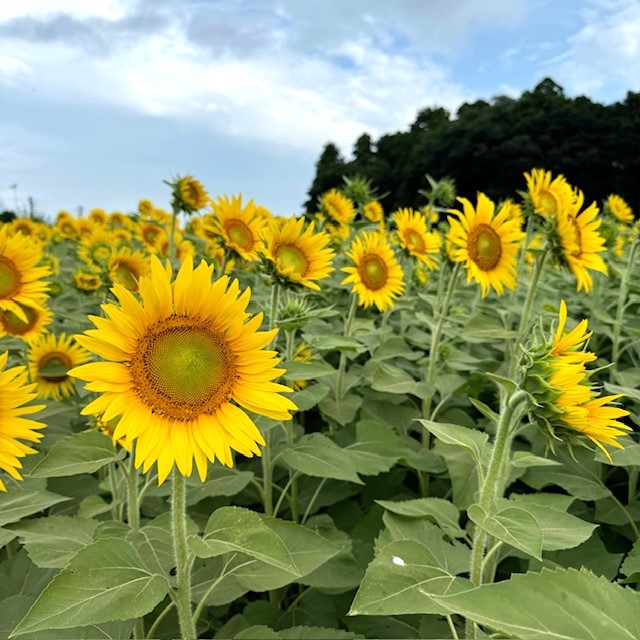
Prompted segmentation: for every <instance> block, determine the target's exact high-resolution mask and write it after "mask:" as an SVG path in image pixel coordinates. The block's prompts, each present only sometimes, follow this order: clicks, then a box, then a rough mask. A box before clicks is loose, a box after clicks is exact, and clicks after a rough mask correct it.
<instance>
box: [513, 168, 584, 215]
mask: <svg viewBox="0 0 640 640" xmlns="http://www.w3.org/2000/svg"><path fill="white" fill-rule="evenodd" d="M524 177H525V179H526V181H527V188H528V189H529V197H530V198H531V204H532V205H533V210H534V212H535V213H537V214H539V215H541V216H544V217H545V218H549V217H551V216H554V215H556V214H557V213H558V211H560V209H562V208H564V207H566V206H567V204H569V203H571V201H572V200H573V190H572V188H571V185H570V184H569V183H568V182H567V180H566V178H565V177H564V176H563V175H562V174H560V175H558V176H556V177H555V178H553V179H552V174H551V171H545V170H544V169H532V170H531V173H530V174H529V173H525V174H524Z"/></svg>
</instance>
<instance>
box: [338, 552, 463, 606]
mask: <svg viewBox="0 0 640 640" xmlns="http://www.w3.org/2000/svg"><path fill="white" fill-rule="evenodd" d="M471 587H472V583H471V582H470V581H469V580H466V579H465V578H456V577H454V576H452V575H451V574H449V573H447V572H446V571H444V570H443V569H441V568H440V567H439V566H438V562H437V561H436V559H435V558H434V557H433V554H432V553H431V552H430V551H429V549H428V548H427V547H425V546H424V545H422V544H420V543H419V542H414V541H412V540H401V541H397V542H392V543H390V544H388V545H386V546H385V547H384V548H383V549H382V550H381V551H380V553H379V554H378V555H377V556H376V557H375V558H374V560H373V561H372V562H371V564H370V565H369V566H368V567H367V572H366V573H365V576H364V578H363V580H362V584H361V585H360V589H358V592H357V593H356V597H355V599H354V601H353V604H352V605H351V610H350V611H349V615H354V616H355V615H401V614H424V613H443V612H446V609H444V608H443V607H442V606H441V605H438V604H437V603H436V602H435V601H434V599H433V596H434V595H436V594H438V595H442V594H447V593H456V592H458V591H464V590H466V589H470V588H471Z"/></svg>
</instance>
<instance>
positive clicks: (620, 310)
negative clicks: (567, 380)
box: [609, 240, 638, 382]
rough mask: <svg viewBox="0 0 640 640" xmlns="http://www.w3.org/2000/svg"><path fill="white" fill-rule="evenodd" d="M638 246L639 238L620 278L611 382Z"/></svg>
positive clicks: (633, 245) (614, 326)
mask: <svg viewBox="0 0 640 640" xmlns="http://www.w3.org/2000/svg"><path fill="white" fill-rule="evenodd" d="M637 248H638V240H635V241H634V243H633V244H632V245H631V252H630V254H629V261H628V262H627V268H626V269H625V270H624V273H623V274H622V278H621V279H620V291H619V293H618V306H617V308H616V322H615V324H614V325H613V337H612V344H611V362H612V363H613V367H611V369H609V382H613V381H614V377H615V374H616V373H617V371H618V360H619V358H620V351H619V349H620V332H621V331H622V321H623V320H624V306H625V304H626V302H627V293H628V292H629V278H630V277H631V274H632V273H633V263H634V261H635V257H636V250H637Z"/></svg>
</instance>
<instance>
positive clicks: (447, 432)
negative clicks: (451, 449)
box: [418, 420, 489, 468]
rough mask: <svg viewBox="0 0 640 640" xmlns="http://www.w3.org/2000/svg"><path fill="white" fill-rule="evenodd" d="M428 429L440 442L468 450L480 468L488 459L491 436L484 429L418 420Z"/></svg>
mask: <svg viewBox="0 0 640 640" xmlns="http://www.w3.org/2000/svg"><path fill="white" fill-rule="evenodd" d="M418 422H421V423H422V425H423V426H424V428H425V429H427V431H429V432H430V433H432V434H433V435H434V436H435V437H436V438H438V440H440V442H444V443H445V444H451V445H454V446H456V447H460V448H461V449H464V450H465V451H468V452H469V453H470V454H471V455H472V456H473V459H474V460H475V462H476V464H477V465H478V467H479V468H481V467H482V465H483V464H484V462H485V460H486V459H487V456H488V452H489V448H488V446H489V445H488V441H489V436H488V435H487V434H486V433H483V432H482V431H475V430H473V429H467V427H461V426H460V425H458V424H447V423H444V422H433V421H432V420H418Z"/></svg>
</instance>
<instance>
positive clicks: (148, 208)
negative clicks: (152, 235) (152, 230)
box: [138, 198, 155, 220]
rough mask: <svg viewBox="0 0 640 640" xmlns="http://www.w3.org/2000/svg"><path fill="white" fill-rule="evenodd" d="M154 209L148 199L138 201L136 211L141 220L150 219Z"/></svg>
mask: <svg viewBox="0 0 640 640" xmlns="http://www.w3.org/2000/svg"><path fill="white" fill-rule="evenodd" d="M154 209H155V205H154V204H153V202H151V200H149V199H148V198H143V199H142V200H138V211H139V212H140V217H141V218H142V219H143V220H146V219H148V218H150V217H151V214H152V213H153V210H154Z"/></svg>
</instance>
